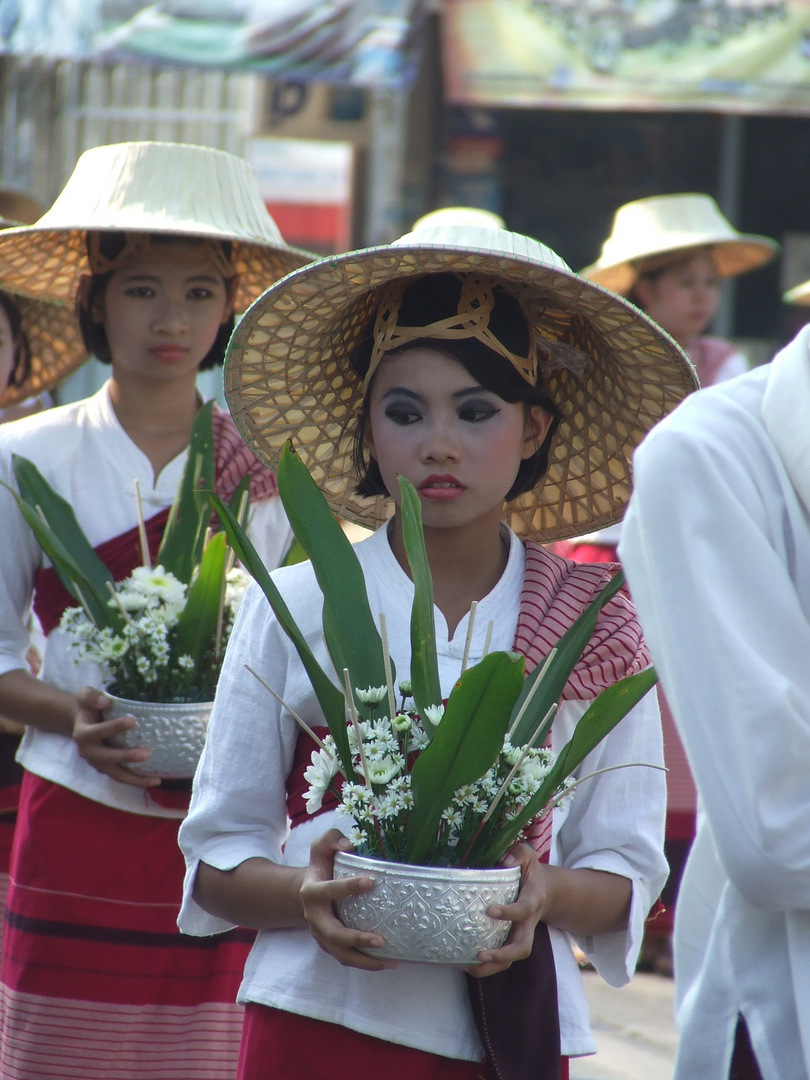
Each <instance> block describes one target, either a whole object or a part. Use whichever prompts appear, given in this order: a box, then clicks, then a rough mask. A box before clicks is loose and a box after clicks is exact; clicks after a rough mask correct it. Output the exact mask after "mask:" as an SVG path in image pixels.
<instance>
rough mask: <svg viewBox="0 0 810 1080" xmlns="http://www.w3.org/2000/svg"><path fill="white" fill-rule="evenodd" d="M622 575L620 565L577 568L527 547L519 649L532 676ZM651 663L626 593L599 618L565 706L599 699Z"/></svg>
mask: <svg viewBox="0 0 810 1080" xmlns="http://www.w3.org/2000/svg"><path fill="white" fill-rule="evenodd" d="M617 569H618V565H617V564H614V563H597V564H585V563H575V562H572V561H571V560H570V559H564V558H562V557H561V556H559V555H555V554H554V553H553V552H552V551H549V550H548V548H543V547H540V545H539V544H535V543H533V542H532V541H527V542H526V573H525V576H524V578H523V591H522V594H521V598H520V614H519V617H518V625H517V630H516V632H515V641H514V648H515V650H516V651H517V652H521V653H523V655H524V656H525V657H526V670H527V671H531V670H532V668H533V667H535V666H536V665H537V664H538V663H540V661H541V660H542V659H543V657H544V656H545V655H546V654H547V653H548V652H549V650H550V649H551V648H552V647H553V646H554V645H555V644H556V643H557V641H559V639H560V638H561V637H562V635H563V634H564V633H565V631H566V630H567V629H568V628H569V626H570V625H571V624H572V623H573V621H574V620H575V619H576V617H577V616H578V615H579V614H580V612H581V611H583V610H584V609H585V608H586V607H587V606H588V604H589V603H590V602H591V601H592V600H593V599H595V598H596V596H597V595H598V594H599V592H601V590H602V589H603V588H604V587H605V585H606V584H607V583H608V581H610V579H611V577H612V576H613V574H614V573H615V572H616V570H617ZM650 662H651V660H650V654H649V652H648V650H647V646H646V644H645V643H644V640H643V638H642V636H641V627H640V625H639V622H638V619H637V618H636V612H635V608H634V607H633V603H632V601H631V600H630V597H629V596H628V594H627V593H626V592H624V591H623V590H620V591H619V592H618V593H617V594H616V595H615V596H614V597H613V598H612V599H611V600H610V601H608V603H607V604H606V605H605V607H604V608H603V609H602V610H601V612H600V613H599V618H598V620H597V623H596V630H595V631H594V633H593V635H592V636H591V640H590V641H589V642H588V645H587V647H586V649H585V651H584V653H583V655H582V657H581V658H580V660H579V662H578V663H577V665H576V667H575V668H574V670H573V672H572V674H571V678H570V679H569V680H568V682H567V683H566V686H565V689H564V690H563V695H562V696H563V700H569V701H570V700H575V701H576V700H579V701H583V700H585V701H587V700H589V699H591V698H594V697H596V695H597V694H599V693H601V692H602V691H603V690H605V689H606V688H607V687H608V686H612V685H613V683H615V682H616V681H617V680H619V679H622V678H624V676H625V675H632V674H634V673H635V672H637V671H641V670H642V669H643V668H645V667H647V666H648V665H649V663H650Z"/></svg>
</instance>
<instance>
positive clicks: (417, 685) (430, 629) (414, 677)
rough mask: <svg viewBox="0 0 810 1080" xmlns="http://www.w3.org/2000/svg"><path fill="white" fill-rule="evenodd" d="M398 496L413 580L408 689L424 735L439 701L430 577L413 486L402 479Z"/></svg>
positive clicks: (429, 726)
mask: <svg viewBox="0 0 810 1080" xmlns="http://www.w3.org/2000/svg"><path fill="white" fill-rule="evenodd" d="M398 479H399V488H400V491H401V493H402V505H401V507H400V517H401V521H402V540H403V543H404V544H405V554H406V555H407V556H408V563H409V565H410V568H411V577H412V578H413V608H412V609H411V686H412V688H413V699H414V702H415V703H416V708H417V711H418V712H419V714H420V716H421V717H422V724H423V726H424V729H425V731H426V732H427V734H428V735H432V733H433V725H432V724H431V723H430V721H429V720H428V719H427V717H426V715H425V709H426V707H427V706H428V705H438V704H440V703H441V700H442V690H441V683H440V681H439V664H438V660H437V657H436V627H435V624H434V621H433V577H432V575H431V573H430V563H429V562H428V557H427V551H426V550H425V536H424V532H423V530H422V508H421V506H420V504H419V496H418V495H417V493H416V488H415V487H414V486H413V484H412V483H411V482H410V481H409V480H406V479H405V477H404V476H400V477H399V478H398Z"/></svg>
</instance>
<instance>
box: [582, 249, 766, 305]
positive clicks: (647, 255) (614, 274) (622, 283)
mask: <svg viewBox="0 0 810 1080" xmlns="http://www.w3.org/2000/svg"><path fill="white" fill-rule="evenodd" d="M707 247H708V248H711V254H712V261H713V262H714V267H715V270H716V271H717V273H718V274H719V275H720V277H722V278H727V277H737V276H739V275H740V274H747V273H748V272H749V271H751V270H757V269H759V267H760V266H765V264H766V263H769V262H770V261H771V260H772V259H773V258H774V257H775V256H776V254H777V252H778V251H779V245H778V244H777V243H776V241H775V240H769V239H768V237H766V236H754V235H743V234H741V235H740V237H739V239H736V240H729V239H728V237H727V236H725V237H721V236H717V237H712V236H707V237H705V238H703V237H701V238H695V237H694V236H690V237H687V238H685V239H684V240H683V241H680V242H673V243H671V244H667V245H666V247H661V246H655V247H653V248H652V249H651V250H643V249H642V250H639V251H638V252H634V253H633V255H632V257H628V258H624V259H622V260H620V261H616V262H610V263H604V262H602V261H597V262H595V263H593V264H592V265H591V266H586V267H585V269H584V270H580V275H581V276H582V277H585V278H588V280H589V281H594V282H596V283H597V284H598V285H602V286H603V287H604V288H606V289H610V290H611V291H612V292H615V293H618V294H619V295H620V296H627V295H629V293H631V292H632V290H633V288H634V286H635V284H636V282H637V281H638V278H639V273H638V269H637V264H638V263H640V262H643V261H644V260H646V259H652V258H656V257H657V256H659V255H660V256H666V255H669V254H671V255H679V254H686V253H687V252H688V251H690V250H692V249H696V250H697V249H700V248H707Z"/></svg>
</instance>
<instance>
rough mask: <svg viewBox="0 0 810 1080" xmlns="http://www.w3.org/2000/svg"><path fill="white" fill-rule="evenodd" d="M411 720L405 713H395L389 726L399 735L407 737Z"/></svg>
mask: <svg viewBox="0 0 810 1080" xmlns="http://www.w3.org/2000/svg"><path fill="white" fill-rule="evenodd" d="M411 723H412V721H411V718H410V716H408V714H407V713H397V715H396V716H395V717H394V719H393V720H392V721H391V726H392V727H393V729H394V731H396V732H397V733H398V734H399V735H407V734H408V733H409V732H410V730H411Z"/></svg>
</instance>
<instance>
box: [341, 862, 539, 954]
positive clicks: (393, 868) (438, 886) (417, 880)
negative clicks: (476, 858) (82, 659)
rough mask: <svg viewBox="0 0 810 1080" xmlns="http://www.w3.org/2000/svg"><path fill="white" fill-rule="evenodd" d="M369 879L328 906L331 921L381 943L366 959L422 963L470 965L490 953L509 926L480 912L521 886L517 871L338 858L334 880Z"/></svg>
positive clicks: (512, 896)
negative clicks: (361, 889) (334, 917)
mask: <svg viewBox="0 0 810 1080" xmlns="http://www.w3.org/2000/svg"><path fill="white" fill-rule="evenodd" d="M361 874H362V875H363V876H365V877H370V878H372V879H373V881H374V886H373V888H372V889H370V890H369V892H367V893H363V894H362V895H361V896H348V897H346V898H345V899H344V900H340V901H338V902H337V903H336V904H335V907H336V909H337V913H338V917H339V919H340V921H341V922H342V923H343V924H344V925H345V926H350V927H351V928H352V929H354V930H365V931H372V932H374V933H376V934H379V935H380V936H381V937H382V938H383V939H384V940H385V946H384V948H382V949H368V950H366V951H367V953H368V955H369V956H381V957H385V958H386V959H390V960H413V961H418V962H420V963H427V964H474V963H477V960H476V957H477V955H478V953H480V952H481V950H482V949H497V948H499V946H501V945H503V943H504V941H505V940H506V937H507V935H508V934H509V927H510V926H511V925H512V924H511V923H508V922H504V921H502V920H500V919H490V917H489V916H488V915H487V913H486V912H487V908H489V907H491V906H492V905H493V904H510V903H511V902H512V901H513V900H514V899H515V897H516V896H517V893H518V889H519V887H520V867H519V866H507V867H501V866H496V867H494V868H492V869H490V870H467V869H464V868H462V869H458V868H456V867H447V866H411V865H410V864H408V863H398V862H384V861H383V860H381V859H369V858H367V857H365V856H363V855H354V854H352V853H351V852H343V851H339V852H337V854H336V855H335V870H334V876H335V878H346V877H357V876H358V875H361Z"/></svg>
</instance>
